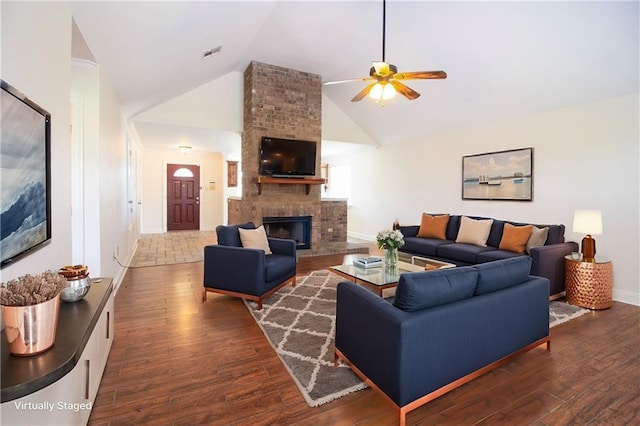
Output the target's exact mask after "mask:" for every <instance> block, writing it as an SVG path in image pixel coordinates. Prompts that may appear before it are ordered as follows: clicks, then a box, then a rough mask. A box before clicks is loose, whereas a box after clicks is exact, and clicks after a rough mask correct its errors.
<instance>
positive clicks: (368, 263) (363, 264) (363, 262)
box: [353, 256, 382, 268]
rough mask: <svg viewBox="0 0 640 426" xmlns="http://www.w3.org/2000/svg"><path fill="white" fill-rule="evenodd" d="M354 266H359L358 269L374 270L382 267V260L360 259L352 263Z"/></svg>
mask: <svg viewBox="0 0 640 426" xmlns="http://www.w3.org/2000/svg"><path fill="white" fill-rule="evenodd" d="M353 264H354V265H355V266H359V267H360V268H376V267H378V268H379V267H381V266H382V258H381V257H374V256H371V257H361V258H358V259H355V260H354V261H353Z"/></svg>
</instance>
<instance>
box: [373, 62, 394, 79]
mask: <svg viewBox="0 0 640 426" xmlns="http://www.w3.org/2000/svg"><path fill="white" fill-rule="evenodd" d="M373 68H374V69H375V70H376V74H377V75H379V76H380V77H387V76H388V75H389V74H391V70H390V69H389V64H388V63H386V62H374V63H373Z"/></svg>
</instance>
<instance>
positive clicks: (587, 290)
mask: <svg viewBox="0 0 640 426" xmlns="http://www.w3.org/2000/svg"><path fill="white" fill-rule="evenodd" d="M564 266H565V268H564V270H565V290H566V294H567V302H569V303H571V304H572V305H578V306H581V307H583V308H587V309H607V308H610V307H611V305H612V304H613V300H612V293H613V266H612V264H611V261H610V260H608V259H604V258H596V259H594V260H593V261H589V262H587V261H583V260H574V259H572V258H571V255H567V256H565V257H564Z"/></svg>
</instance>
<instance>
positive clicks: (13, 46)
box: [1, 2, 132, 285]
mask: <svg viewBox="0 0 640 426" xmlns="http://www.w3.org/2000/svg"><path fill="white" fill-rule="evenodd" d="M1 8H2V17H1V19H2V79H4V80H6V81H7V82H9V83H10V84H11V85H13V86H14V87H16V88H17V89H18V90H20V91H22V92H23V93H24V94H25V95H26V96H28V97H29V98H31V99H32V100H33V101H34V102H36V103H37V104H39V105H40V106H42V107H43V108H45V109H46V110H47V111H48V112H50V113H51V154H52V158H51V182H52V212H51V213H52V241H51V243H50V244H49V245H47V246H45V247H44V248H42V249H40V250H38V251H36V252H34V253H33V254H30V255H29V256H27V257H25V258H23V259H21V260H19V261H17V262H16V263H15V264H13V265H11V266H9V267H7V268H5V269H3V270H2V281H6V280H8V279H11V278H14V277H17V276H20V275H23V274H26V273H32V274H33V273H40V272H42V271H43V270H45V269H53V270H57V269H58V268H60V267H61V266H63V265H67V264H69V263H70V262H71V260H72V250H71V248H72V243H71V235H72V232H71V171H72V170H71V169H72V168H71V145H72V143H71V135H70V131H69V128H70V127H69V126H70V115H71V101H70V100H71V92H72V90H73V91H74V93H79V92H81V93H83V94H85V93H89V96H87V97H85V100H87V103H86V104H85V107H87V110H85V114H84V116H85V120H86V122H85V125H84V126H83V128H84V130H85V131H86V132H87V133H86V135H85V136H87V140H88V145H86V146H85V148H86V149H85V150H84V155H85V179H86V180H85V191H86V192H85V201H87V202H91V203H93V205H96V206H97V208H96V209H94V210H89V214H88V215H86V216H85V225H86V228H85V232H89V233H91V235H92V236H95V238H94V239H93V241H90V238H87V241H90V242H93V244H94V245H93V247H91V256H89V257H88V258H86V260H87V264H88V266H89V271H90V273H91V274H92V275H93V276H100V275H102V276H111V277H114V278H115V281H116V285H117V284H118V283H119V280H120V279H121V278H122V276H123V273H124V270H123V269H122V268H120V267H118V266H117V264H116V263H115V262H113V260H112V251H113V250H114V249H115V248H116V247H118V246H119V247H120V253H121V256H123V257H124V258H126V257H127V256H128V255H130V253H131V249H132V247H131V243H130V241H131V238H129V236H128V234H127V226H126V225H127V221H126V214H125V211H126V210H125V209H126V199H125V198H126V189H127V187H126V181H125V179H126V157H125V152H126V148H125V147H126V137H125V129H126V123H125V121H124V119H123V116H122V112H121V108H120V105H119V102H118V100H117V99H116V97H115V95H114V94H113V91H112V90H111V88H110V85H109V83H108V81H107V80H106V79H105V77H104V76H103V75H102V74H100V75H99V76H96V75H95V74H94V75H88V76H84V77H78V75H76V74H75V73H74V77H73V81H74V84H73V88H72V83H71V81H72V72H71V62H70V61H71V29H72V21H71V12H70V10H69V6H68V4H67V3H60V2H52V3H49V2H37V3H32V2H2V4H1ZM97 72H99V71H97ZM87 158H88V160H87ZM88 194H91V196H93V198H91V196H88V197H87V195H88ZM85 212H87V211H85Z"/></svg>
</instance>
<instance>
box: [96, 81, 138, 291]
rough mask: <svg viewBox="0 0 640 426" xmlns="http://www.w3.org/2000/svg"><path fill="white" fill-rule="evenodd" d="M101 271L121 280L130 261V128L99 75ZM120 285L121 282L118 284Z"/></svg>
mask: <svg viewBox="0 0 640 426" xmlns="http://www.w3.org/2000/svg"><path fill="white" fill-rule="evenodd" d="M99 152H100V154H99V155H100V165H99V167H100V173H99V176H100V182H99V189H98V190H99V193H100V259H101V263H100V270H101V275H103V276H110V277H116V276H117V277H120V276H121V275H123V270H122V268H121V267H120V266H119V265H118V264H117V263H116V262H115V261H114V260H113V255H114V254H115V255H116V256H117V257H118V259H120V261H121V262H124V261H126V260H127V259H129V257H131V249H132V247H130V246H129V245H128V242H129V237H128V217H127V208H128V200H127V124H126V121H125V118H124V114H123V112H122V108H121V107H120V103H119V102H118V99H117V98H116V95H115V93H114V91H113V89H112V88H111V86H110V84H109V82H108V81H107V80H106V78H105V76H104V73H101V74H100V147H99ZM118 282H119V280H118Z"/></svg>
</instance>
